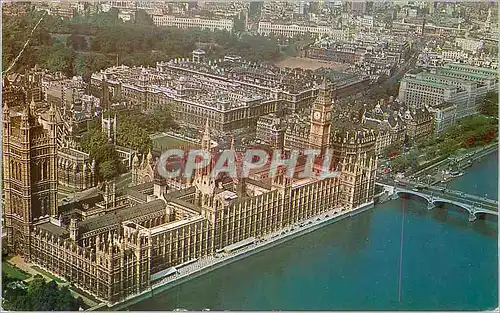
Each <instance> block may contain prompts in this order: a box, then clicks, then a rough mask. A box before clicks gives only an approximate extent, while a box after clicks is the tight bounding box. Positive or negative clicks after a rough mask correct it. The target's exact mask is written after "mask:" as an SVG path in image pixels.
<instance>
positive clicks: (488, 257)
mask: <svg viewBox="0 0 500 313" xmlns="http://www.w3.org/2000/svg"><path fill="white" fill-rule="evenodd" d="M448 187H449V188H453V189H457V190H462V191H464V192H468V193H471V194H476V195H479V196H484V195H485V194H487V195H488V198H491V199H497V193H498V152H496V153H494V154H491V155H489V156H487V157H484V158H483V160H482V162H481V163H477V164H474V165H473V166H472V167H470V168H469V169H468V173H466V174H465V175H464V176H462V177H460V178H458V179H456V180H454V181H452V182H450V183H449V185H448ZM403 216H404V222H403V224H404V227H403V229H404V231H403V232H402V231H401V230H402V227H401V226H402V221H403V219H402V218H403ZM497 226H498V224H497V222H496V221H491V220H476V221H475V222H472V223H470V222H469V221H468V215H467V214H465V213H462V212H459V211H455V210H449V209H447V207H445V208H437V209H434V210H432V211H427V209H426V203H424V202H422V201H420V200H416V199H415V200H414V199H399V200H393V201H390V202H386V203H384V204H380V205H377V206H375V207H374V208H373V209H372V210H369V211H367V212H365V213H362V214H359V215H357V216H355V217H352V218H348V219H345V220H342V221H339V222H337V223H334V224H331V225H328V226H326V227H324V228H322V229H319V230H317V231H315V232H313V233H310V234H307V235H304V236H303V237H300V238H296V239H293V240H291V241H289V242H286V243H284V244H282V245H280V246H278V247H275V248H272V249H270V250H266V251H264V252H261V253H259V254H256V255H254V256H251V257H249V258H247V259H244V260H242V261H239V262H236V263H233V264H230V265H228V266H225V267H223V268H221V269H218V270H215V271H213V272H211V273H208V274H206V275H204V276H201V277H199V278H197V279H194V280H192V281H189V282H187V283H185V284H183V285H180V286H178V287H174V288H172V289H169V290H167V291H165V292H163V293H159V294H157V295H154V297H153V298H151V299H148V300H145V301H142V302H140V303H137V304H135V305H133V306H131V307H129V310H173V309H175V308H184V309H188V310H201V309H203V308H209V309H211V310H268V311H269V310H486V309H494V308H496V307H497V306H498V245H497V236H498V234H497ZM401 238H403V249H402V250H401ZM401 251H402V253H401ZM401 255H402V258H401ZM400 264H402V266H401V276H400ZM400 277H401V280H400Z"/></svg>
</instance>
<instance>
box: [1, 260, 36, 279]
mask: <svg viewBox="0 0 500 313" xmlns="http://www.w3.org/2000/svg"><path fill="white" fill-rule="evenodd" d="M2 273H3V274H6V275H7V276H9V277H11V278H14V279H19V280H25V279H26V278H28V277H30V275H29V274H25V273H24V272H22V271H21V270H20V269H18V268H17V267H15V266H13V265H12V264H10V263H7V262H2Z"/></svg>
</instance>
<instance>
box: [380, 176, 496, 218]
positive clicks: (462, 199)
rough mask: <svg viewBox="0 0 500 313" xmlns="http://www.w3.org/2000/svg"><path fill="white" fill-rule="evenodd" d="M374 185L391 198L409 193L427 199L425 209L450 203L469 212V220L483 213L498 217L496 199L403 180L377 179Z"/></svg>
mask: <svg viewBox="0 0 500 313" xmlns="http://www.w3.org/2000/svg"><path fill="white" fill-rule="evenodd" d="M376 185H378V186H380V187H382V188H383V189H384V191H385V192H386V194H388V195H390V196H391V197H392V199H397V198H398V197H399V196H402V195H406V196H407V195H411V196H414V197H417V198H420V199H423V200H425V201H427V209H428V210H432V209H434V208H436V207H438V206H441V205H443V204H451V205H454V206H455V207H458V208H461V209H462V210H464V211H466V212H467V213H469V221H470V222H472V221H475V220H476V219H477V218H484V217H485V215H492V216H496V217H495V219H497V218H498V201H495V200H491V199H487V198H485V197H479V196H475V195H471V194H467V193H464V192H461V191H456V190H450V189H445V188H440V187H436V186H429V185H425V186H422V185H421V184H418V183H413V182H404V184H401V183H400V184H396V183H394V182H392V184H391V182H389V181H379V182H377V183H376Z"/></svg>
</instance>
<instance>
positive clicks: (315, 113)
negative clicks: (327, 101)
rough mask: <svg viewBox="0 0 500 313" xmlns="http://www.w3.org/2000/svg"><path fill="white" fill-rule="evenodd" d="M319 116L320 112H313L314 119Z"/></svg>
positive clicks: (317, 118)
mask: <svg viewBox="0 0 500 313" xmlns="http://www.w3.org/2000/svg"><path fill="white" fill-rule="evenodd" d="M320 118H321V113H320V112H317V111H316V112H314V119H315V120H319V119H320Z"/></svg>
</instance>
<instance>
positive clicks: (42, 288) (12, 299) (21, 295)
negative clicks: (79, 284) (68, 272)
mask: <svg viewBox="0 0 500 313" xmlns="http://www.w3.org/2000/svg"><path fill="white" fill-rule="evenodd" d="M3 287H4V288H3V290H2V291H3V298H4V299H3V300H4V303H3V304H4V308H6V309H9V310H14V311H77V310H78V309H79V308H80V307H81V306H82V304H83V302H82V299H81V298H78V299H75V298H74V297H73V296H72V295H71V292H70V291H69V289H68V288H67V287H62V288H61V289H59V287H58V286H57V284H56V282H55V281H53V280H51V281H50V282H48V283H47V282H45V279H44V278H43V277H42V276H41V275H36V276H35V277H34V278H33V280H32V281H31V282H29V283H28V288H27V289H23V288H16V287H14V288H11V287H9V286H7V285H3Z"/></svg>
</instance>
